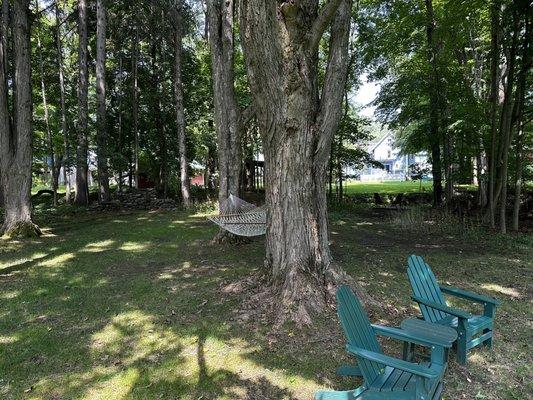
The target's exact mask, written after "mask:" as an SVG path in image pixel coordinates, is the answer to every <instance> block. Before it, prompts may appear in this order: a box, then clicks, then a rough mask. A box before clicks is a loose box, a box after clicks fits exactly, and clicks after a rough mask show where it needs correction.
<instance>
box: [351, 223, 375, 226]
mask: <svg viewBox="0 0 533 400" xmlns="http://www.w3.org/2000/svg"><path fill="white" fill-rule="evenodd" d="M363 225H374V223H373V222H356V223H355V226H363Z"/></svg>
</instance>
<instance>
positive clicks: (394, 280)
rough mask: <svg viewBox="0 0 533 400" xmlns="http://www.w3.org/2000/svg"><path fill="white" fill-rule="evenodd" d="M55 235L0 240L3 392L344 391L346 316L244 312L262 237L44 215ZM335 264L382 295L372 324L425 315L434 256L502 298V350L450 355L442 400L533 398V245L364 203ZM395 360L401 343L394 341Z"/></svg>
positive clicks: (389, 345) (336, 233)
mask: <svg viewBox="0 0 533 400" xmlns="http://www.w3.org/2000/svg"><path fill="white" fill-rule="evenodd" d="M41 225H45V230H44V231H45V235H44V236H43V237H41V238H38V239H33V240H25V241H11V242H6V241H0V398H2V399H6V400H7V399H160V398H161V399H186V400H193V399H194V400H199V399H203V400H205V399H254V400H255V399H273V400H275V399H310V398H311V397H312V394H313V392H314V391H315V390H317V389H320V388H331V387H333V388H337V389H349V388H354V387H356V386H358V385H359V383H360V380H359V379H347V378H339V377H337V376H336V375H335V367H336V366H338V365H339V364H342V363H346V362H349V361H350V359H349V357H348V356H347V354H346V353H345V351H344V339H343V338H342V334H341V332H340V329H339V326H338V322H337V319H336V316H335V314H334V313H333V312H330V313H329V314H328V315H327V316H326V317H325V318H324V320H323V321H318V322H317V324H316V326H314V327H312V329H304V330H302V331H298V330H289V329H288V328H287V330H286V331H281V332H276V335H274V336H273V335H269V333H270V330H271V325H270V323H269V321H268V318H250V317H249V315H248V314H247V313H246V310H243V309H242V304H243V302H244V300H245V299H247V298H249V297H250V296H251V294H250V293H248V292H247V291H246V290H243V289H242V288H243V287H244V286H243V282H244V280H245V279H246V278H248V277H250V276H251V275H252V274H254V273H255V272H257V271H258V270H259V269H260V268H261V266H262V259H263V240H264V239H263V238H257V239H255V240H253V241H251V242H250V243H247V244H242V245H239V246H235V247H232V246H223V247H221V246H216V245H212V244H211V243H210V239H211V238H212V237H213V235H214V234H215V233H216V228H215V227H214V226H212V225H211V224H210V223H207V222H206V221H205V218H204V217H203V216H199V215H189V214H186V213H183V212H166V213H163V212H161V213H159V212H138V213H137V212H136V213H124V214H89V213H86V212H78V213H76V214H72V215H70V216H57V217H55V218H50V219H49V222H46V221H41ZM331 230H332V249H333V253H334V256H335V259H336V261H337V262H338V263H339V264H340V265H341V266H342V267H344V268H345V269H346V270H347V271H348V272H349V273H350V274H351V275H352V276H354V277H355V278H356V279H357V280H358V281H359V282H361V284H362V285H363V286H364V287H365V288H366V289H367V290H368V291H369V292H370V293H371V294H372V296H373V297H374V298H375V299H376V300H378V301H379V302H381V303H382V304H383V305H384V306H383V308H382V309H378V310H373V311H372V312H371V319H372V320H373V322H376V323H383V324H390V325H395V324H398V323H399V322H400V321H401V320H402V319H403V318H406V317H408V316H413V315H415V314H416V313H417V310H416V308H415V305H414V304H413V303H412V302H410V301H409V294H410V289H409V284H408V280H407V277H406V273H405V264H406V258H407V256H408V255H409V254H411V253H413V252H416V253H418V254H421V255H423V256H425V257H426V258H427V261H428V263H430V264H431V266H432V267H433V269H434V271H435V273H436V274H437V275H438V276H439V278H440V280H441V281H442V282H443V283H449V284H453V285H457V286H462V287H464V288H466V289H471V290H475V291H478V292H481V293H484V294H488V295H492V296H497V297H499V298H500V299H501V300H503V302H504V303H503V306H502V307H501V309H499V310H498V312H497V318H496V336H495V342H494V352H489V351H487V350H476V351H474V352H473V355H472V356H471V357H470V362H469V365H468V366H467V367H463V366H459V365H457V364H456V363H455V361H454V360H452V361H451V363H450V367H449V372H448V373H447V375H446V383H445V396H444V398H445V399H453V400H455V399H529V398H530V395H531V393H532V391H533V386H532V385H531V374H532V367H531V365H533V364H532V361H533V360H532V354H533V351H532V350H533V349H532V346H531V343H532V341H531V324H532V320H533V318H532V308H531V301H532V293H531V282H532V260H533V250H532V249H533V246H532V244H533V240H532V238H531V237H526V236H523V237H516V238H509V239H506V240H504V239H502V238H500V237H494V238H491V237H490V236H487V237H480V236H478V235H477V234H475V233H469V234H464V235H458V234H451V233H444V232H442V233H438V232H436V233H434V234H432V235H428V234H427V232H426V231H406V230H404V229H402V228H401V227H400V226H399V225H397V224H396V223H394V224H393V223H391V219H390V218H389V217H383V216H379V215H374V214H372V213H371V212H370V211H368V210H359V211H342V212H335V213H332V223H331ZM383 344H384V347H385V349H386V352H387V353H389V354H397V355H398V354H400V351H401V345H400V344H399V343H397V342H393V341H388V340H385V341H384V342H383Z"/></svg>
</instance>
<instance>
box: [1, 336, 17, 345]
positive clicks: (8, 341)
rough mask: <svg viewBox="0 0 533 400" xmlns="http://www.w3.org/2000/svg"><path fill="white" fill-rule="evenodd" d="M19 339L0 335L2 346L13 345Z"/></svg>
mask: <svg viewBox="0 0 533 400" xmlns="http://www.w3.org/2000/svg"><path fill="white" fill-rule="evenodd" d="M18 340H19V339H18V338H17V337H15V336H2V335H0V344H12V343H15V342H17V341H18Z"/></svg>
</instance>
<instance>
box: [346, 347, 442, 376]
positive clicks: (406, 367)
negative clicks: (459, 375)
mask: <svg viewBox="0 0 533 400" xmlns="http://www.w3.org/2000/svg"><path fill="white" fill-rule="evenodd" d="M346 349H347V350H348V352H350V353H352V354H354V355H356V356H359V357H361V358H364V359H366V360H370V361H374V362H377V363H380V364H383V365H386V366H388V367H392V368H397V369H400V370H402V371H405V372H410V373H411V374H414V375H417V376H421V377H423V378H427V379H435V378H438V377H439V375H440V372H441V371H438V370H436V369H434V368H428V367H426V366H423V365H420V364H416V363H412V362H409V361H403V360H399V359H397V358H394V357H389V356H386V355H384V354H381V353H376V352H373V351H369V350H364V349H361V348H359V347H355V346H352V345H351V344H348V345H346Z"/></svg>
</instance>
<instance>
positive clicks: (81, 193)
mask: <svg viewBox="0 0 533 400" xmlns="http://www.w3.org/2000/svg"><path fill="white" fill-rule="evenodd" d="M78 14H79V15H78V35H79V49H78V63H79V65H78V72H79V78H78V79H79V81H78V126H77V148H76V199H75V201H76V204H78V205H87V204H88V203H89V186H88V181H87V175H88V166H87V147H88V143H87V118H88V105H87V91H88V85H89V70H88V68H87V52H88V50H87V0H78Z"/></svg>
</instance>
